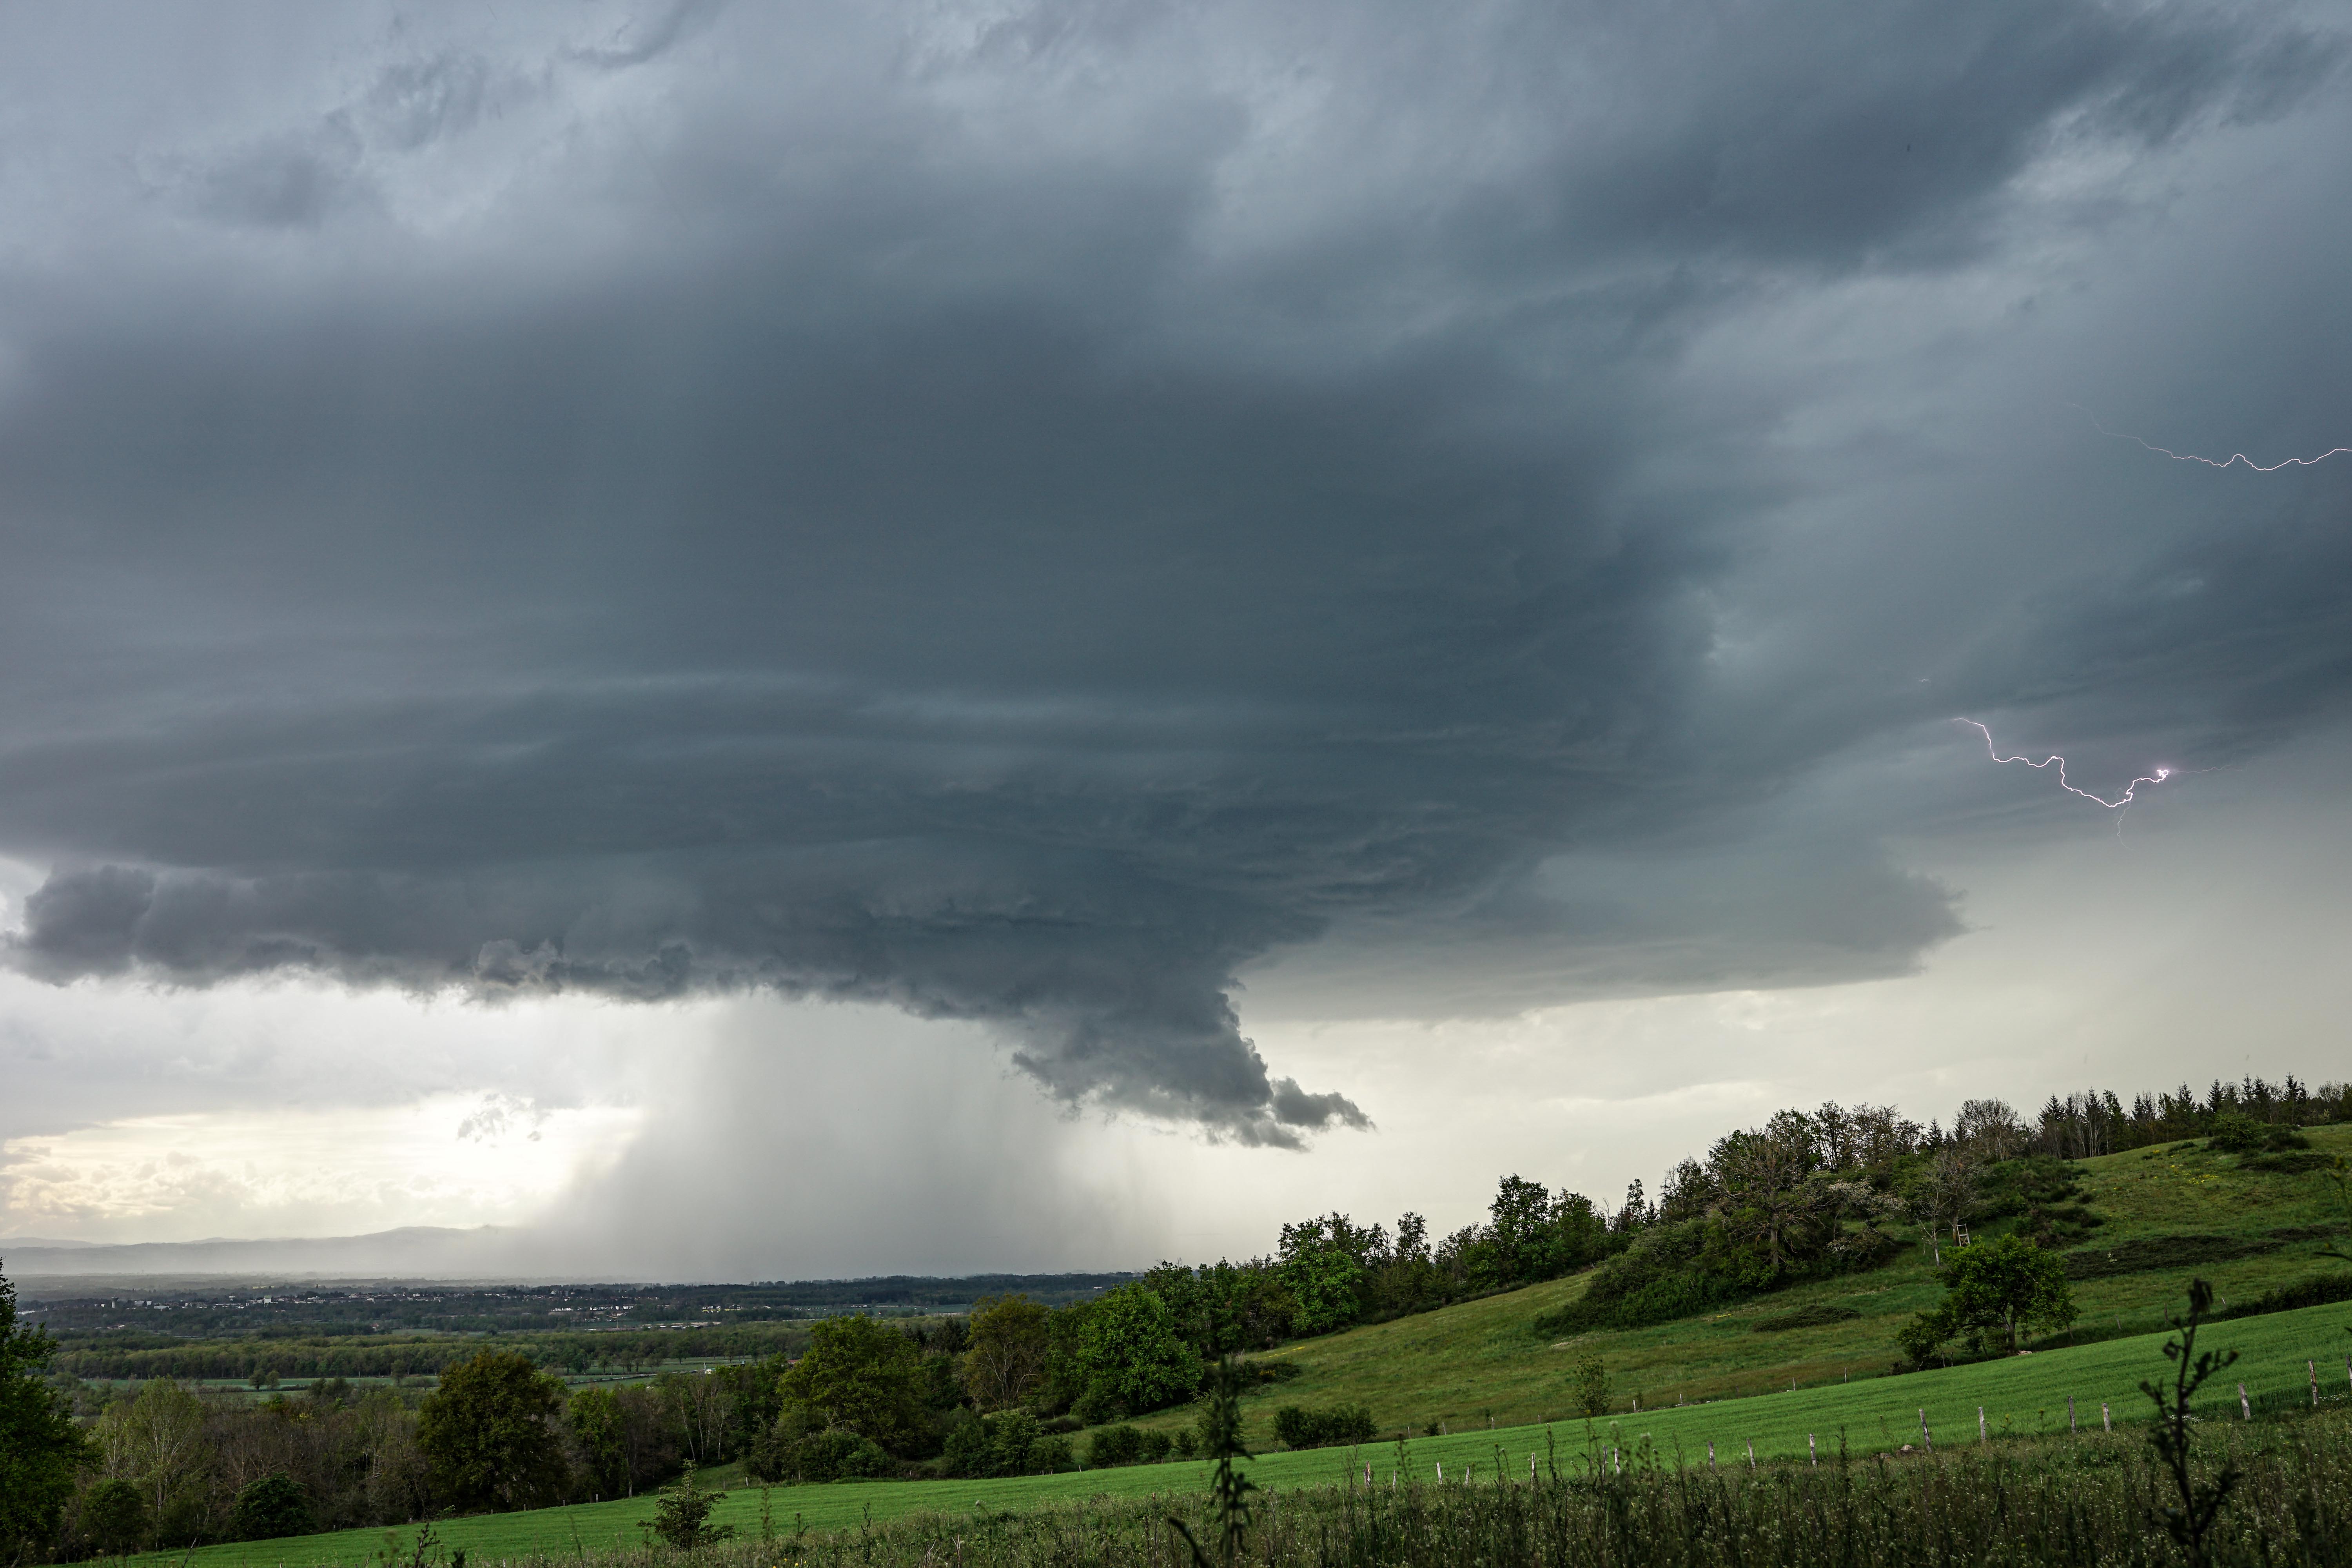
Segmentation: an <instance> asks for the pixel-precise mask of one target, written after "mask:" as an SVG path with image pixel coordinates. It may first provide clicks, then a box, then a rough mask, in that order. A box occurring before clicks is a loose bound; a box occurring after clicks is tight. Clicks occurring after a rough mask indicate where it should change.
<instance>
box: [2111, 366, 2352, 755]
mask: <svg viewBox="0 0 2352 1568" xmlns="http://www.w3.org/2000/svg"><path fill="white" fill-rule="evenodd" d="M2066 406H2067V407H2069V408H2081V409H2082V411H2083V416H2084V418H2086V419H2088V420H2089V421H2090V422H2091V427H2092V428H2093V429H2095V430H2096V431H2097V432H2098V433H2099V434H2100V435H2102V436H2112V437H2115V438H2116V440H2118V441H2130V442H2133V443H2134V444H2136V445H2137V446H2138V447H2141V448H2142V449H2143V450H2145V451H2149V452H2154V453H2157V454H2158V455H2159V456H2161V457H2166V458H2171V459H2172V460H2173V461H2174V462H2176V463H2202V464H2204V465H2205V466H2206V467H2207V468H2235V467H2237V466H2238V465H2239V464H2240V463H2243V464H2245V465H2246V467H2248V468H2252V470H2253V471H2254V472H2256V473H2258V474H2275V473H2277V472H2278V471H2279V470H2280V469H2281V468H2310V467H2311V466H2312V465H2314V464H2315V463H2324V462H2326V461H2327V459H2328V458H2333V457H2337V456H2339V455H2341V454H2343V453H2347V452H2352V447H2329V448H2328V449H2327V450H2326V451H2325V452H2322V453H2320V454H2319V456H2317V457H2316V458H2286V459H2284V461H2281V462H2276V463H2273V464H2271V465H2270V466H2269V467H2268V468H2264V467H2263V465H2262V464H2260V463H2257V462H2255V461H2254V460H2253V459H2252V458H2249V457H2247V456H2246V455H2245V454H2244V453H2243V452H2232V453H2231V454H2230V455H2229V456H2228V457H2227V458H2200V457H2199V456H2198V455H2197V454H2196V453H2194V452H2176V451H2174V450H2173V449H2172V448H2171V447H2159V446H2158V445H2157V444H2156V443H2155V442H2153V441H2143V440H2141V439H2140V437H2137V436H2131V435H2126V433H2125V432H2123V431H2121V430H2110V429H2108V428H2107V427H2106V426H2104V425H2102V424H2100V423H2099V416H2097V415H2095V414H2094V413H2092V412H2091V411H2090V410H2089V409H2087V408H2083V405H2081V404H2079V403H2070V404H2068V405H2066ZM2143 782H2147V781H2143ZM2074 793H2075V794H2076V795H2080V794H2082V793H2083V792H2082V791H2081V790H2076V791H2075V792H2074ZM2093 798H2094V799H2096V798H2097V797H2096V796H2094V797H2093Z"/></svg>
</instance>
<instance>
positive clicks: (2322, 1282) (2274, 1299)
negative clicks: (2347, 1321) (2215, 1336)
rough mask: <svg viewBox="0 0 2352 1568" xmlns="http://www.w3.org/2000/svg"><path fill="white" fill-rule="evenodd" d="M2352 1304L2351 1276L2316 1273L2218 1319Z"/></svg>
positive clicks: (2225, 1312) (2216, 1315)
mask: <svg viewBox="0 0 2352 1568" xmlns="http://www.w3.org/2000/svg"><path fill="white" fill-rule="evenodd" d="M2338 1301H2352V1274H2314V1275H2311V1276H2309V1277H2307V1278H2305V1279H2298V1280H2296V1281H2295V1282H2294V1284H2292V1285H2281V1286H2279V1287H2277V1288H2276V1289H2271V1290H2265V1291H2263V1293H2262V1294H2261V1295H2259V1296H2256V1297H2254V1298H2253V1299H2252V1300H2247V1301H2240V1302H2238V1303H2237V1304H2236V1305H2234V1306H2231V1307H2229V1308H2226V1309H2224V1310H2221V1311H2219V1312H2215V1313H2213V1314H2212V1316H2213V1317H2214V1318H2215V1319H2217V1320H2218V1319H2221V1318H2258V1317H2261V1316H2262V1315H2263V1313H2265V1312H2292V1311H2294V1310H2295V1309H2296V1308H2297V1307H2328V1306H2333V1305H2335V1304H2336V1302H2338Z"/></svg>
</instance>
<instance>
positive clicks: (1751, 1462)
mask: <svg viewBox="0 0 2352 1568" xmlns="http://www.w3.org/2000/svg"><path fill="white" fill-rule="evenodd" d="M1755 1473H1756V1439H1755V1438H1753V1437H1750V1438H1748V1474H1750V1475H1754V1474H1755Z"/></svg>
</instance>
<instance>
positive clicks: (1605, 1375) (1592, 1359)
mask: <svg viewBox="0 0 2352 1568" xmlns="http://www.w3.org/2000/svg"><path fill="white" fill-rule="evenodd" d="M1576 1407H1577V1408H1578V1409H1579V1410H1580V1411H1582V1412H1583V1413H1584V1414H1585V1415H1608V1414H1609V1368H1608V1365H1607V1363H1603V1362H1602V1361H1601V1352H1598V1351H1587V1352H1584V1354H1583V1355H1582V1356H1580V1357H1579V1358H1578V1359H1577V1363H1576Z"/></svg>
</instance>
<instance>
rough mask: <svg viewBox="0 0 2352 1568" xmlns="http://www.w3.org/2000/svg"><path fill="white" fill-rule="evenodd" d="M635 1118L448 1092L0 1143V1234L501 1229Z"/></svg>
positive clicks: (535, 1207)
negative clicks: (390, 1102)
mask: <svg viewBox="0 0 2352 1568" xmlns="http://www.w3.org/2000/svg"><path fill="white" fill-rule="evenodd" d="M640 1119H641V1112H640V1111H639V1110H636V1109H635V1108H632V1107H626V1106H614V1105H591V1106H578V1107H572V1108H567V1109H560V1110H540V1109H536V1108H533V1107H532V1106H530V1104H529V1103H528V1102H527V1101H523V1100H517V1099H515V1098H513V1097H510V1096H505V1095H495V1094H494V1095H488V1096H483V1095H465V1094H457V1093H445V1094H436V1095H431V1096H427V1097H426V1098H425V1099H422V1100H415V1101H414V1102H412V1103H409V1104H406V1105H398V1106H381V1107H355V1106H339V1107H332V1108H327V1109H320V1110H226V1111H215V1112H200V1113H194V1114H188V1115H167V1116H142V1117H132V1118H127V1119H124V1120H122V1121H108V1122H101V1123H100V1124H98V1125H96V1126H91V1127H83V1128H77V1129H75V1130H73V1131H68V1132H59V1133H48V1134H35V1135H31V1136H27V1137H21V1138H12V1139H9V1140H8V1141H7V1142H5V1143H4V1144H0V1230H6V1231H14V1232H17V1233H22V1234H32V1235H40V1236H47V1237H64V1238H68V1239H75V1240H89V1241H149V1240H182V1239H185V1238H187V1237H190V1236H193V1235H217V1234H222V1233H224V1232H226V1233H235V1234H240V1235H247V1236H319V1235H334V1234H349V1233H353V1232H364V1231H372V1230H383V1229H389V1228H392V1227H394V1226H410V1225H428V1226H479V1225H500V1224H512V1223H515V1222H517V1221H520V1220H526V1219H530V1218H531V1217H534V1216H535V1215H537V1214H538V1213H539V1212H540V1211H541V1210H542V1209H543V1208H544V1207H545V1206H546V1205H548V1204H549V1203H551V1201H553V1200H554V1199H556V1198H557V1197H558V1196H560V1195H561V1194H562V1193H563V1192H564V1191H566V1190H567V1189H569V1188H570V1187H571V1186H572V1185H573V1184H576V1183H577V1182H579V1181H581V1180H583V1179H588V1178H591V1177H593V1176H594V1175H595V1174H598V1173H601V1171H602V1170H603V1169H604V1167H606V1166H608V1165H609V1164H610V1163H611V1162H612V1161H613V1160H614V1158H616V1157H617V1155H618V1154H619V1153H620V1152H622V1151H624V1150H625V1149H626V1147H627V1146H628V1143H629V1142H630V1140H631V1138H632V1137H633V1136H634V1135H635V1131H636V1130H637V1126H638V1123H639V1121H640Z"/></svg>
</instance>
